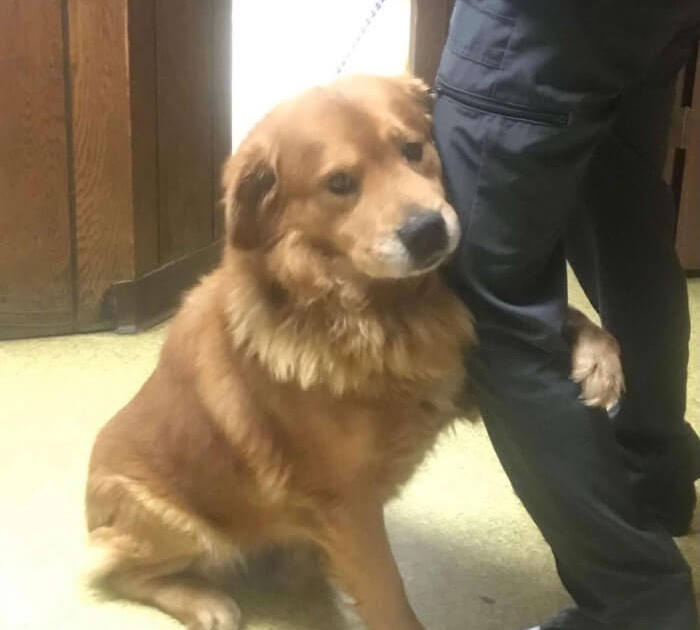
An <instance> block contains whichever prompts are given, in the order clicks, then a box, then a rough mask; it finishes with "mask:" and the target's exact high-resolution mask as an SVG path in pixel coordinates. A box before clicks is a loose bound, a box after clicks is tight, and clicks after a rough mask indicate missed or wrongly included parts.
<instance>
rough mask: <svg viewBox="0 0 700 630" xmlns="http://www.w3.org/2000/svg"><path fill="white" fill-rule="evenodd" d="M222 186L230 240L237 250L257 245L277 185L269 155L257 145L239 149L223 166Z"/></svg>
mask: <svg viewBox="0 0 700 630" xmlns="http://www.w3.org/2000/svg"><path fill="white" fill-rule="evenodd" d="M223 186H224V191H225V192H224V204H225V206H226V233H227V236H228V239H229V241H230V242H231V244H232V245H233V246H234V247H237V248H238V249H254V248H255V247H259V246H260V245H261V244H262V243H263V241H264V239H265V225H266V224H267V223H269V221H268V220H267V219H268V217H267V216H266V215H267V214H269V212H270V209H271V206H272V204H273V202H274V198H275V195H276V193H277V187H278V186H277V174H276V173H275V169H274V167H273V165H272V163H271V159H270V156H269V155H267V154H266V152H265V151H264V150H263V149H262V147H259V146H253V147H243V148H241V149H240V150H239V151H238V152H237V153H236V154H235V155H233V156H232V157H230V158H229V160H228V162H227V163H226V166H225V167H224V174H223Z"/></svg>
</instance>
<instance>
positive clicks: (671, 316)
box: [566, 35, 700, 535]
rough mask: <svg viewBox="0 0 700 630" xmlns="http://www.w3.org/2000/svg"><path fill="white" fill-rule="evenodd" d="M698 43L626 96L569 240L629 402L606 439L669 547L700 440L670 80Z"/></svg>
mask: <svg viewBox="0 0 700 630" xmlns="http://www.w3.org/2000/svg"><path fill="white" fill-rule="evenodd" d="M694 43H695V42H694V40H693V39H692V38H691V37H690V36H687V35H686V36H684V37H682V38H680V39H679V40H678V41H674V43H673V44H672V46H670V47H669V49H668V54H667V55H664V57H663V58H662V60H660V63H659V64H658V65H657V66H656V67H655V68H654V70H653V72H650V73H649V75H648V76H646V77H645V78H644V79H643V80H641V81H639V83H638V84H637V85H635V86H633V87H631V88H629V89H628V90H626V92H625V94H624V95H623V97H622V99H621V101H620V105H619V107H618V112H617V114H616V117H615V121H614V123H613V126H612V130H611V133H610V134H608V135H607V136H606V138H605V140H604V141H603V142H602V143H601V144H600V146H599V147H598V148H597V149H596V151H595V153H594V155H593V159H592V161H591V165H590V167H589V169H588V172H587V174H586V176H585V178H584V180H583V184H582V188H581V196H580V202H581V203H580V204H579V207H578V208H577V210H576V212H574V214H573V215H572V217H571V219H570V221H569V226H568V230H567V237H566V254H567V257H568V258H569V261H570V262H571V265H572V267H573V269H574V272H575V273H576V276H577V277H578V279H579V282H580V283H581V285H582V287H583V288H584V291H585V292H586V294H587V295H588V297H589V299H590V300H591V303H592V304H593V305H594V306H595V307H596V309H597V310H598V312H599V313H600V316H601V320H602V323H603V326H604V327H605V328H606V330H608V331H609V332H611V333H612V334H613V335H614V336H615V337H616V338H617V340H618V342H619V343H620V345H621V349H622V356H623V361H624V369H625V376H626V383H627V392H626V396H625V400H624V404H623V405H622V406H621V409H620V413H619V414H618V415H617V416H616V417H615V419H614V427H615V434H616V437H617V440H618V442H619V443H620V445H621V446H622V447H623V449H624V452H625V456H626V460H627V462H628V468H629V469H630V474H631V479H632V482H633V485H634V487H635V490H636V492H637V494H638V496H639V497H640V499H641V500H642V501H643V502H644V503H645V504H647V505H648V507H649V508H650V509H651V510H652V512H653V513H654V514H655V516H656V517H657V518H658V519H659V521H660V522H661V523H662V524H663V525H664V527H665V528H666V529H667V530H668V531H670V532H671V533H672V534H674V535H680V534H682V533H685V532H686V531H687V530H688V528H689V526H690V521H691V517H692V514H693V508H694V506H695V490H694V484H693V482H694V480H695V479H697V478H698V477H700V440H699V439H698V436H697V435H696V434H695V433H694V431H693V430H692V428H691V427H690V426H689V425H688V424H687V423H686V422H685V421H684V413H685V399H686V387H685V385H686V376H687V374H686V370H687V362H688V336H689V314H688V297H687V287H686V281H685V278H684V276H683V272H682V269H681V267H680V264H679V262H678V257H677V255H676V251H675V248H674V243H673V241H674V238H673V237H674V223H675V203H674V200H673V197H672V193H671V190H670V188H669V187H668V186H667V185H666V184H665V183H664V181H663V179H662V169H663V162H664V156H665V153H666V143H667V130H668V124H667V123H668V119H669V115H670V110H671V104H672V101H673V92H674V83H675V81H674V79H675V75H676V72H677V70H678V69H679V67H680V65H681V64H682V63H683V61H685V60H686V59H687V58H688V53H689V52H690V49H691V45H692V44H694Z"/></svg>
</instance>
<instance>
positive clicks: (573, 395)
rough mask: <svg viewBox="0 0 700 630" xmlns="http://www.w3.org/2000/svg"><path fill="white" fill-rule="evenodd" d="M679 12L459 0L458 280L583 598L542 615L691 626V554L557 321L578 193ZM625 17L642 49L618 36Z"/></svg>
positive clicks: (455, 53) (451, 140) (496, 419)
mask: <svg viewBox="0 0 700 630" xmlns="http://www.w3.org/2000/svg"><path fill="white" fill-rule="evenodd" d="M656 6H657V9H658V10H659V11H661V6H660V5H656ZM611 12H614V14H611ZM624 13H626V15H623V14H624ZM661 18H663V19H661ZM671 23H672V20H671V19H670V17H668V16H665V15H662V16H656V17H654V18H652V17H651V16H650V15H648V12H645V11H641V12H640V11H639V6H638V3H626V2H625V3H623V2H621V3H615V5H611V4H610V3H606V2H595V1H592V2H587V3H580V2H560V3H556V6H553V3H550V2H536V1H533V2H528V3H518V2H509V1H508V0H482V1H481V2H470V3H466V2H461V1H459V0H458V2H457V5H456V9H455V13H454V15H453V19H452V22H451V29H450V41H449V42H448V44H447V46H446V48H445V52H444V54H443V59H442V62H441V66H440V71H439V75H438V86H437V88H438V97H437V100H436V105H435V137H436V141H437V144H438V148H439V150H440V154H441V157H442V160H443V166H444V170H445V178H446V185H447V189H448V193H449V196H450V197H451V200H452V202H453V204H454V205H455V207H456V209H457V210H458V212H459V214H460V220H461V223H462V227H463V230H464V235H463V240H462V243H461V245H460V248H459V250H458V252H457V254H456V256H455V258H454V263H453V265H452V267H451V269H450V279H451V281H452V284H453V286H454V287H455V289H456V290H457V291H458V292H459V293H460V295H461V296H462V297H463V299H464V300H465V302H466V304H467V305H468V306H469V307H470V308H471V309H472V311H473V312H474V315H475V318H476V323H477V332H478V335H479V345H478V349H477V351H476V354H475V356H474V357H473V360H472V361H471V364H472V365H471V370H472V371H471V377H472V379H473V384H474V386H475V389H476V393H477V399H478V402H479V405H480V407H481V411H482V414H483V417H484V421H485V423H486V427H487V429H488V431H489V434H490V436H491V439H492V441H493V444H494V447H495V448H496V451H497V453H498V455H499V458H500V459H501V462H502V463H503V466H504V468H505V470H506V472H507V473H508V475H509V477H510V479H511V482H512V484H513V486H514V488H515V490H516V491H517V493H518V495H519V496H520V497H521V499H522V501H523V503H524V505H525V506H526V508H527V509H528V511H529V512H530V514H531V515H532V517H533V518H534V520H535V521H536V523H537V524H538V526H539V527H540V529H541V530H542V532H543V534H544V536H545V537H546V539H547V541H548V542H549V544H550V545H551V546H552V549H553V551H554V553H555V557H556V559H557V565H558V568H559V572H560V575H561V577H562V581H563V582H564V584H565V586H566V588H567V589H568V590H569V592H570V593H571V594H572V596H573V598H574V600H575V602H576V604H577V608H575V609H572V610H570V611H567V612H566V613H563V614H562V615H560V616H559V618H558V619H557V620H556V621H555V620H553V621H552V622H551V623H548V624H546V625H545V626H543V628H552V629H554V628H566V629H567V630H568V629H571V630H573V629H576V630H578V629H586V630H593V629H595V628H607V629H612V628H614V629H615V630H652V629H653V630H658V629H659V628H665V629H668V630H697V613H696V610H695V604H694V598H693V593H692V584H691V580H690V575H689V571H688V567H687V565H686V564H685V562H684V561H683V559H682V557H681V556H680V554H679V552H678V550H677V549H676V547H675V545H674V544H673V541H672V539H671V538H670V537H669V536H668V535H667V534H666V533H665V532H664V531H662V530H661V528H659V527H658V526H657V525H656V523H655V522H654V521H653V520H652V519H650V518H648V517H647V515H646V514H645V513H644V512H643V511H642V510H641V508H640V506H639V505H638V504H637V503H636V501H635V500H634V497H633V494H632V491H631V488H630V485H629V483H628V480H627V477H626V473H625V469H624V466H623V464H622V457H621V454H620V451H619V447H618V445H617V442H616V441H615V437H614V434H613V430H612V426H611V424H610V422H609V421H608V419H607V417H606V415H605V413H604V412H602V411H599V410H593V409H589V408H586V407H584V406H583V405H582V404H581V402H580V401H579V400H578V394H579V391H578V389H577V387H576V386H575V385H574V384H573V383H572V382H571V380H570V379H569V369H570V363H569V361H570V356H569V353H568V348H567V343H566V340H565V338H564V334H563V328H564V323H565V318H566V302H567V298H566V270H565V260H564V249H563V245H562V236H563V233H564V230H565V226H566V222H567V218H568V215H569V213H570V210H571V209H572V208H573V206H574V203H575V197H576V191H577V189H578V187H579V185H580V183H581V181H582V179H583V177H584V174H585V172H586V169H587V167H588V164H589V162H590V159H591V156H592V154H593V152H594V150H595V148H596V146H597V145H598V144H599V142H600V141H601V140H602V139H603V138H604V137H605V135H606V133H607V131H608V129H609V125H610V122H611V120H612V118H613V116H614V114H615V110H616V107H617V95H618V94H619V93H620V92H622V91H623V90H624V88H625V86H626V85H627V84H628V83H629V82H630V76H632V75H634V74H635V73H639V72H641V70H642V68H643V67H644V66H645V64H648V63H650V62H651V60H652V58H653V57H654V55H655V54H656V53H659V52H660V51H661V49H662V48H663V46H664V45H665V43H666V42H665V41H664V40H668V39H670V37H671V32H672V30H673V29H672V28H671ZM629 29H631V32H632V38H633V39H634V38H635V37H636V38H639V40H640V41H636V42H635V41H632V42H628V44H625V46H626V45H629V46H630V47H632V50H639V51H644V52H643V54H642V53H641V52H640V53H639V54H636V53H634V52H630V50H628V49H627V48H625V46H623V45H622V44H621V43H620V39H621V38H620V37H618V36H619V35H620V33H627V31H628V30H629ZM634 33H636V35H635V34H634ZM662 42H663V43H662ZM643 57H644V58H643Z"/></svg>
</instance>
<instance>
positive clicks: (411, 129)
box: [224, 76, 460, 279]
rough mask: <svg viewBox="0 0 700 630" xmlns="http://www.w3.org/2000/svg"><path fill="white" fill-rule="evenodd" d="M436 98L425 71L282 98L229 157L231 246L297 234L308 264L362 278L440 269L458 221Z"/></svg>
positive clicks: (253, 246)
mask: <svg viewBox="0 0 700 630" xmlns="http://www.w3.org/2000/svg"><path fill="white" fill-rule="evenodd" d="M430 105H431V103H430V98H429V95H428V89H427V87H426V86H425V85H424V84H423V83H422V82H420V81H419V80H417V79H414V78H410V77H400V78H386V77H369V76H362V77H352V78H348V79H343V80H341V81H339V82H337V83H334V84H332V85H329V86H325V87H320V88H315V89H313V90H310V91H308V92H306V93H304V94H302V95H301V96H299V97H297V98H296V99H293V100H291V101H289V102H287V103H284V104H282V105H280V106H278V107H277V108H276V109H274V110H273V111H272V112H271V113H270V114H268V115H267V116H266V117H265V118H264V119H263V120H262V121H261V122H260V123H259V124H258V125H257V126H256V127H255V128H254V129H253V131H252V132H251V133H250V134H249V136H248V137H247V138H246V139H245V140H244V142H243V143H242V145H241V147H240V148H239V150H238V151H237V152H236V154H235V155H234V156H233V157H232V158H231V159H230V160H229V162H228V164H227V166H226V168H225V172H224V188H225V204H226V217H227V235H228V240H229V243H230V246H232V247H233V248H236V249H239V250H249V251H257V252H259V253H261V254H262V255H268V254H269V255H271V254H272V253H273V252H274V250H275V248H277V247H279V246H287V247H289V243H290V242H292V241H293V242H294V247H295V251H296V252H297V254H296V255H297V256H299V255H301V256H302V259H303V257H304V256H306V257H308V263H309V264H316V265H317V264H318V263H319V261H324V262H325V263H327V264H328V266H329V268H330V267H333V268H334V269H338V268H341V267H342V268H343V269H344V273H346V274H347V273H352V274H356V275H357V276H361V277H364V278H385V279H386V278H405V277H410V276H416V275H420V274H424V273H426V272H428V271H430V270H432V269H435V268H436V267H437V266H438V265H439V264H440V263H441V262H442V261H444V260H445V258H446V257H447V256H449V255H450V253H452V251H453V250H454V249H455V247H456V246H457V242H458V240H459V236H460V231H459V224H458V221H457V217H456V214H455V212H454V210H453V209H452V207H451V206H450V205H449V204H448V203H447V202H446V200H445V195H444V191H443V187H442V182H441V169H440V162H439V159H438V155H437V152H436V150H435V147H434V145H433V141H432V136H431V119H430ZM285 244H286V245H285ZM300 252H301V254H300ZM296 263H297V264H300V265H303V264H304V261H303V260H297V261H296Z"/></svg>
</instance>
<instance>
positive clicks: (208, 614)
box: [187, 598, 241, 630]
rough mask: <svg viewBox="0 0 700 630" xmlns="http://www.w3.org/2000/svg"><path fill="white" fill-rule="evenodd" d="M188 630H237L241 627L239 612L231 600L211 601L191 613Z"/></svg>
mask: <svg viewBox="0 0 700 630" xmlns="http://www.w3.org/2000/svg"><path fill="white" fill-rule="evenodd" d="M193 617H194V618H193V619H192V621H191V622H190V623H188V624H187V627H188V629H189V630H238V629H239V628H240V627H241V610H240V608H238V605H237V604H236V602H234V601H233V600H232V599H228V598H221V599H216V600H214V599H212V600H211V601H210V602H207V603H206V604H205V605H201V606H200V607H199V608H198V609H197V610H195V611H193Z"/></svg>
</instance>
